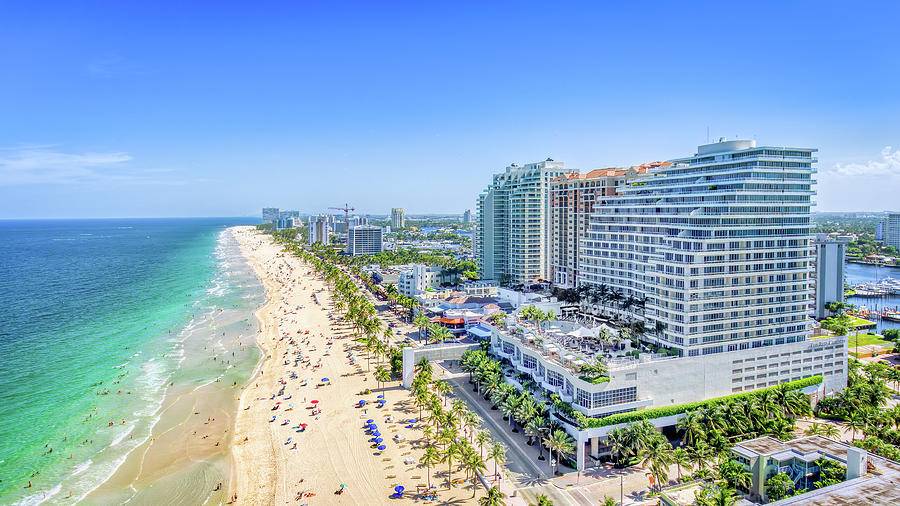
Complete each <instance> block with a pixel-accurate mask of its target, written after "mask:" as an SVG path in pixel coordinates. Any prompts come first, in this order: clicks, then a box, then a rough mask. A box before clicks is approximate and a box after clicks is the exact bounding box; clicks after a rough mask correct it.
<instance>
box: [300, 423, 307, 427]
mask: <svg viewBox="0 0 900 506" xmlns="http://www.w3.org/2000/svg"><path fill="white" fill-rule="evenodd" d="M300 426H301V427H308V425H306V424H305V423H301V424H300Z"/></svg>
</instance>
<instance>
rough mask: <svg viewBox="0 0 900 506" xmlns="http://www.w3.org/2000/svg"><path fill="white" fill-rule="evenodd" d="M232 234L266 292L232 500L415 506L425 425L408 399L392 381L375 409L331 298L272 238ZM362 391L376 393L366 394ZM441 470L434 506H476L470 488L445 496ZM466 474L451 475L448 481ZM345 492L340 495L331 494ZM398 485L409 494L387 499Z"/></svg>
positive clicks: (362, 361) (236, 444) (422, 474)
mask: <svg viewBox="0 0 900 506" xmlns="http://www.w3.org/2000/svg"><path fill="white" fill-rule="evenodd" d="M232 230H233V231H234V234H235V237H236V238H237V239H238V241H239V243H240V244H241V247H242V250H243V252H244V254H245V255H246V257H247V258H248V259H249V261H250V262H251V264H252V265H253V268H254V269H255V270H256V273H257V275H258V276H259V277H260V279H261V280H262V282H263V284H264V285H265V287H266V290H267V297H268V301H267V302H266V304H264V305H263V306H262V307H261V308H260V309H259V311H258V312H257V316H258V318H259V319H260V322H261V326H260V329H261V330H260V333H259V335H258V337H257V341H258V345H259V346H260V348H261V349H262V351H263V354H264V356H263V359H262V361H261V364H260V367H259V369H258V371H257V373H256V374H255V375H254V377H253V378H251V380H250V381H249V382H248V384H247V387H246V388H245V389H244V390H243V392H242V394H241V396H240V406H239V408H238V414H237V419H236V422H235V430H234V434H233V441H232V455H233V466H232V469H233V479H232V480H231V483H230V485H229V487H228V493H229V495H228V498H229V499H231V500H233V499H234V498H235V497H236V498H237V502H238V503H245V504H307V503H308V504H388V503H391V504H396V503H398V502H401V503H412V502H414V497H413V496H414V495H415V492H416V490H417V487H419V488H421V489H424V487H425V486H426V482H427V480H426V471H425V467H424V466H421V465H420V464H418V462H419V460H420V457H421V454H422V453H423V451H424V450H423V449H422V447H421V446H422V445H420V444H419V440H420V439H421V437H422V436H421V424H413V425H412V426H411V427H409V424H408V423H405V422H406V421H407V420H409V419H410V418H414V417H416V416H417V415H418V410H417V409H416V408H415V407H414V405H413V403H412V401H411V399H410V397H409V395H408V393H407V392H406V391H405V390H403V389H402V387H400V386H399V384H398V381H396V380H395V381H390V382H388V383H387V384H386V387H387V388H386V392H384V394H385V398H386V400H387V403H386V406H385V407H384V408H380V409H379V408H375V407H372V405H373V404H374V401H376V396H377V395H379V394H380V393H381V390H380V389H376V382H375V380H374V378H373V376H372V374H371V373H370V372H368V370H367V364H366V353H365V350H364V349H362V346H360V345H359V344H358V343H356V342H354V341H353V338H352V336H351V331H350V330H349V328H348V327H347V326H346V325H345V324H343V323H342V322H339V321H338V320H334V321H333V320H332V319H331V317H330V316H329V314H330V312H331V311H332V309H331V294H330V293H329V288H328V287H327V286H326V283H325V281H324V280H323V279H322V278H321V277H320V276H318V275H317V274H315V273H314V272H313V271H312V268H311V267H310V266H308V265H306V264H304V263H303V262H302V261H301V259H299V258H295V257H293V256H291V255H289V254H287V253H284V252H282V251H281V249H280V247H279V246H277V245H274V244H273V243H272V241H271V238H270V237H269V236H265V235H260V234H259V233H257V232H256V231H255V230H254V229H252V228H250V227H241V228H235V229H232ZM313 294H316V295H317V296H318V300H319V303H318V304H317V303H316V301H315V300H314V298H313ZM351 355H352V356H355V357H356V360H355V361H353V360H351V358H350V357H351ZM372 362H373V363H372V364H371V370H372V371H374V369H375V366H376V364H375V363H374V362H375V359H373V360H372ZM325 378H327V380H325ZM366 388H371V389H372V390H373V391H372V392H371V394H367V395H362V392H363V391H364V390H365V389H366ZM360 400H366V401H367V403H366V404H367V406H366V407H365V408H357V407H355V405H356V404H357V402H358V401H360ZM313 401H318V402H315V403H314V402H313ZM367 419H373V420H375V423H377V424H378V426H379V430H380V432H381V433H382V436H381V437H382V438H383V439H384V443H383V444H385V445H386V449H385V450H384V451H383V452H379V451H378V450H377V449H375V448H373V447H372V445H373V443H371V442H370V441H369V440H370V438H371V437H372V436H370V435H367V434H366V433H365V432H364V428H363V426H364V422H365V421H366V420H367ZM301 424H305V430H302V427H303V425H301ZM455 466H456V464H454V467H455ZM437 467H438V470H437V471H435V469H434V468H432V473H433V475H432V478H431V483H432V485H437V486H438V487H439V500H438V501H437V502H438V503H446V502H453V503H454V504H474V503H475V502H476V499H472V493H473V489H472V485H471V483H458V484H455V485H454V486H453V488H452V489H451V490H448V489H447V487H446V473H447V466H446V464H439V465H438V466H437ZM464 474H465V473H464V472H462V471H457V470H456V469H454V474H453V478H454V479H455V480H456V479H461V478H464ZM342 484H343V485H345V488H344V489H343V493H341V494H337V492H338V491H339V490H341V486H342ZM397 485H402V486H403V487H405V489H406V491H407V492H411V494H407V495H406V496H405V497H404V498H403V499H402V500H400V501H398V500H396V499H391V497H390V496H391V494H392V493H393V492H394V487H395V486H397ZM478 488H479V496H481V495H483V489H481V486H480V485H479V486H478ZM310 494H312V495H310Z"/></svg>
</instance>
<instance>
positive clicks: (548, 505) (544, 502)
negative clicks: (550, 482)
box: [528, 494, 553, 506]
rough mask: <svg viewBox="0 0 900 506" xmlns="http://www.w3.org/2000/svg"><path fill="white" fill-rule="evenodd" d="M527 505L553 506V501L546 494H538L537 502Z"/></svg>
mask: <svg viewBox="0 0 900 506" xmlns="http://www.w3.org/2000/svg"><path fill="white" fill-rule="evenodd" d="M528 506H553V501H551V500H550V498H549V497H547V494H538V496H537V502H536V503H534V504H529V505H528Z"/></svg>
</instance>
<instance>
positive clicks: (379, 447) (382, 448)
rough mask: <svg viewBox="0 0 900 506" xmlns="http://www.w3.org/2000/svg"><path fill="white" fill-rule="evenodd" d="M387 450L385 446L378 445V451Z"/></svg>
mask: <svg viewBox="0 0 900 506" xmlns="http://www.w3.org/2000/svg"><path fill="white" fill-rule="evenodd" d="M385 448H387V446H384V445H378V449H379V450H384V449H385Z"/></svg>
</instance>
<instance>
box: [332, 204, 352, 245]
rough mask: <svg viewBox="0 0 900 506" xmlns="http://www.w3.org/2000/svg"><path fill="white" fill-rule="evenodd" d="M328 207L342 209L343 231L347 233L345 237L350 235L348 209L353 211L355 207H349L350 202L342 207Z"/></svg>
mask: <svg viewBox="0 0 900 506" xmlns="http://www.w3.org/2000/svg"><path fill="white" fill-rule="evenodd" d="M328 209H336V210H338V211H344V232H346V233H347V237H350V211H355V210H356V209H354V208H352V207H350V204H344V207H329V208H328Z"/></svg>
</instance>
